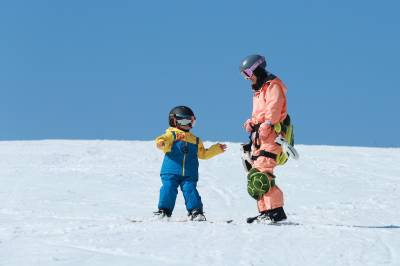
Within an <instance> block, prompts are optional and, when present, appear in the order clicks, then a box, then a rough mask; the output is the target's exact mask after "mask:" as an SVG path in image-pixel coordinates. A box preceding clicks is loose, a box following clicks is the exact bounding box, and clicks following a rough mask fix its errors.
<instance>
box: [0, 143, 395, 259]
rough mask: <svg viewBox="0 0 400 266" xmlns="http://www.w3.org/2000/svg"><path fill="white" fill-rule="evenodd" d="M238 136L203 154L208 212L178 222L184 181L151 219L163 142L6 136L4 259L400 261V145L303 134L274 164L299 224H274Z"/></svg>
mask: <svg viewBox="0 0 400 266" xmlns="http://www.w3.org/2000/svg"><path fill="white" fill-rule="evenodd" d="M205 144H206V146H209V145H210V144H211V143H205ZM228 145H229V150H228V151H227V152H226V153H225V154H223V155H220V156H218V157H215V158H213V159H211V160H208V161H201V162H200V181H199V184H198V188H199V191H200V194H201V196H202V200H203V203H204V207H205V212H206V216H207V218H208V220H209V221H212V223H210V222H206V223H198V222H179V221H181V220H182V219H185V217H186V210H185V207H184V202H183V199H182V194H181V192H179V195H178V200H177V204H176V209H175V211H174V214H173V218H172V221H170V222H161V221H153V220H152V211H155V210H156V206H157V201H158V193H159V188H160V184H161V183H160V177H159V170H160V166H161V162H162V158H163V154H162V153H161V152H160V151H158V150H156V149H155V147H154V143H153V142H147V141H64V140H51V141H11V142H7V141H5V142H0V265H1V266H25V265H26V266H28V265H29V266H32V265H34V266H36V265H40V266H49V265H79V266H86V265H96V266H103V265H104V266H110V265H113V266H122V265H141V266H147V265H151V266H154V265H163V266H164V265H182V266H183V265H268V266H274V265H302V266H303V265H307V266H314V265H316V266H317V265H318V266H320V265H324V266H329V265H362V266H366V265H393V266H395V265H396V266H397V265H400V211H399V204H400V183H399V177H400V149H398V148H393V149H391V148H361V147H333V146H304V145H297V146H296V148H297V149H298V151H299V153H300V156H301V158H300V160H299V161H289V162H288V163H287V164H286V165H285V166H283V167H278V168H277V169H276V172H275V174H276V175H277V184H278V185H279V186H280V187H281V189H282V190H283V192H284V194H285V201H286V205H285V210H286V212H287V214H288V222H289V223H290V224H291V225H282V226H270V225H265V224H250V225H249V224H246V222H245V219H246V217H248V216H254V215H256V214H257V210H256V202H255V201H254V200H253V199H252V198H250V197H249V196H248V195H247V192H246V176H245V173H244V170H243V168H242V165H241V161H240V149H239V144H238V143H228ZM130 219H137V220H143V222H140V223H132V222H130V221H129V220H130ZM228 219H233V220H234V222H232V223H230V224H227V223H224V222H223V221H225V220H228Z"/></svg>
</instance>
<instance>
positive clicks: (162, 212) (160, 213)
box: [154, 209, 172, 220]
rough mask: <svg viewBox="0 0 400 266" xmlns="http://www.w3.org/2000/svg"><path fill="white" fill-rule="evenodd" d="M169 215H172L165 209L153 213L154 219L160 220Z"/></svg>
mask: <svg viewBox="0 0 400 266" xmlns="http://www.w3.org/2000/svg"><path fill="white" fill-rule="evenodd" d="M171 214H172V213H171V211H169V210H167V209H159V210H158V211H155V212H154V217H155V218H157V219H159V220H161V219H165V218H169V217H171Z"/></svg>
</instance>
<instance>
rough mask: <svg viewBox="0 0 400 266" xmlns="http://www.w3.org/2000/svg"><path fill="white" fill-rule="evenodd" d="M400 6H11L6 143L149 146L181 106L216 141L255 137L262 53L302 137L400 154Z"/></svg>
mask: <svg viewBox="0 0 400 266" xmlns="http://www.w3.org/2000/svg"><path fill="white" fill-rule="evenodd" d="M399 10H400V3H397V2H396V1H381V2H377V1H345V0H337V1H215V0H214V1H208V0H204V1H187V0H186V1H183V0H182V1H103V0H96V1H75V0H70V1H50V0H48V1H43V0H38V1H19V0H15V1H2V2H0V92H1V94H0V121H1V123H0V140H22V139H126V140H150V139H153V138H154V137H155V136H157V135H159V134H161V133H162V132H163V131H164V130H165V128H166V127H167V115H168V112H169V110H170V109H171V108H172V107H173V106H175V105H181V104H184V105H189V106H191V107H192V108H193V110H194V111H195V112H196V115H197V118H198V119H197V123H196V128H195V129H194V133H195V134H197V135H199V136H200V137H201V138H202V139H205V140H214V141H217V140H218V141H235V142H240V141H247V136H246V133H245V132H244V131H243V129H242V127H241V126H242V124H243V121H245V120H246V119H247V118H248V117H249V115H250V112H251V90H250V87H249V84H248V82H247V81H245V80H243V78H242V77H241V75H240V74H239V72H238V66H239V63H240V61H241V60H242V59H243V58H244V57H245V56H247V55H248V54H253V53H261V54H263V55H265V57H266V58H267V61H268V66H269V70H270V71H271V72H273V73H275V74H276V75H278V76H279V77H280V78H281V79H282V80H283V81H284V82H285V83H286V85H287V87H288V109H289V113H290V114H291V117H292V119H293V121H294V124H295V133H296V142H297V143H301V144H328V145H351V146H389V147H393V146H396V147H399V146H400V138H399V137H398V136H399V135H400V125H399V123H398V122H397V121H398V120H399V119H398V118H397V115H398V114H399V113H400V112H399V110H398V100H399V99H400V92H399V89H400V88H399V85H398V80H397V78H398V77H399V74H398V72H399V70H400V68H399V62H400V52H399V47H400V19H399V18H398V11H399Z"/></svg>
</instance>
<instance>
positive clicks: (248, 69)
mask: <svg viewBox="0 0 400 266" xmlns="http://www.w3.org/2000/svg"><path fill="white" fill-rule="evenodd" d="M258 67H259V68H263V69H265V68H266V67H267V62H266V61H265V58H264V56H262V55H258V54H253V55H249V56H247V57H246V58H245V59H243V60H242V63H241V64H240V66H239V71H240V72H243V73H245V74H246V75H247V76H251V75H252V74H253V72H254V70H255V69H256V68H258Z"/></svg>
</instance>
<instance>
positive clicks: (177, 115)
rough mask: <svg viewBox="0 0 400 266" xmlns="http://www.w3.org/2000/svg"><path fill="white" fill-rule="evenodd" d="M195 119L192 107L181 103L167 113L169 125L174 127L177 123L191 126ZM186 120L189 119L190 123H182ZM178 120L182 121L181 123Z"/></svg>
mask: <svg viewBox="0 0 400 266" xmlns="http://www.w3.org/2000/svg"><path fill="white" fill-rule="evenodd" d="M195 119H196V117H195V115H194V113H193V111H192V109H190V108H189V107H187V106H183V105H180V106H176V107H174V108H172V110H171V111H170V112H169V115H168V122H169V125H170V126H171V127H176V126H177V125H184V126H186V125H188V126H190V127H192V126H193V122H194V120H195ZM187 120H190V121H191V123H186V124H184V123H185V121H187ZM180 121H182V122H183V123H180Z"/></svg>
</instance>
